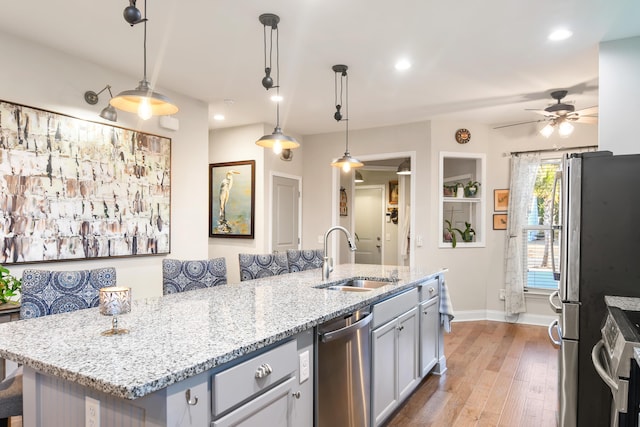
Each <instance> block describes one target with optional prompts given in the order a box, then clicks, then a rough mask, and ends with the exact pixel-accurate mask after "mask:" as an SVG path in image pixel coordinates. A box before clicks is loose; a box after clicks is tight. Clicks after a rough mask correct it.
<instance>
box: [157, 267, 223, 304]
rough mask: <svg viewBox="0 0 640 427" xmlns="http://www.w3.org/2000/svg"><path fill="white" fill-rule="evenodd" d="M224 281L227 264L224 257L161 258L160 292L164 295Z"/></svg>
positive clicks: (220, 283)
mask: <svg viewBox="0 0 640 427" xmlns="http://www.w3.org/2000/svg"><path fill="white" fill-rule="evenodd" d="M226 283H227V264H226V262H225V259H224V258H213V259H209V260H206V259H205V260H194V261H179V260H177V259H163V260H162V293H163V294H164V295H167V294H175V293H177V292H183V291H190V290H192V289H200V288H210V287H211V286H218V285H225V284H226Z"/></svg>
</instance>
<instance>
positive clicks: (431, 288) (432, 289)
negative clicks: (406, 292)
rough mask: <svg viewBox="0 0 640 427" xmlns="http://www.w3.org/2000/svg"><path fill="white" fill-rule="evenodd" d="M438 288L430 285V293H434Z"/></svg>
mask: <svg viewBox="0 0 640 427" xmlns="http://www.w3.org/2000/svg"><path fill="white" fill-rule="evenodd" d="M435 291H436V290H435V289H434V287H433V286H429V293H430V294H432V293H434V292H435Z"/></svg>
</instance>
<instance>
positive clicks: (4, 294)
mask: <svg viewBox="0 0 640 427" xmlns="http://www.w3.org/2000/svg"><path fill="white" fill-rule="evenodd" d="M21 287H22V280H21V279H18V278H16V277H15V276H13V275H12V274H11V273H10V272H9V269H7V268H5V267H4V266H2V265H0V305H2V304H7V303H14V304H17V302H18V301H15V300H14V299H13V297H16V296H18V293H19V292H20V288H21Z"/></svg>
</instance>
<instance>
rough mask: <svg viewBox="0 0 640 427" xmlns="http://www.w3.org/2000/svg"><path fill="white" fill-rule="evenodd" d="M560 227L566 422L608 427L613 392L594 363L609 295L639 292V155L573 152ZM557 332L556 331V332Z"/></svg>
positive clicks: (554, 298)
mask: <svg viewBox="0 0 640 427" xmlns="http://www.w3.org/2000/svg"><path fill="white" fill-rule="evenodd" d="M561 183H562V193H561V196H562V202H561V212H560V215H559V217H560V218H561V221H560V225H559V226H556V227H555V228H556V229H558V230H559V233H558V234H559V235H560V238H561V241H560V277H559V279H560V282H559V286H558V292H557V293H554V294H552V295H551V297H550V298H549V301H550V303H551V306H552V308H554V309H555V310H556V312H558V313H559V317H558V320H557V321H554V322H553V323H552V324H551V325H550V326H549V336H550V337H551V339H552V341H554V342H556V343H557V344H559V346H560V348H559V365H558V375H559V388H558V394H559V410H558V417H559V424H558V425H559V426H562V427H572V426H580V427H588V426H597V427H602V426H606V425H609V422H610V421H609V416H610V405H611V392H610V391H609V389H608V388H607V386H606V385H605V384H604V382H603V381H602V380H601V379H600V377H599V376H598V374H597V373H596V371H595V368H594V367H593V364H592V361H591V349H592V348H593V346H594V345H595V344H596V343H597V342H598V340H599V339H600V338H601V331H600V328H601V326H602V323H603V321H604V318H605V315H606V306H605V303H604V296H605V295H616V296H634V297H640V155H625V156H613V155H612V153H610V152H605V151H602V152H593V153H582V154H572V155H570V156H567V157H566V158H565V159H564V161H563V168H562V175H561ZM554 331H555V332H554Z"/></svg>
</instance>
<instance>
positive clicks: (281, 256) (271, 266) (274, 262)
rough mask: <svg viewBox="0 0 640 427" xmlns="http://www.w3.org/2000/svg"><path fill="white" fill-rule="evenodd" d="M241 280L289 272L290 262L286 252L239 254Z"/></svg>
mask: <svg viewBox="0 0 640 427" xmlns="http://www.w3.org/2000/svg"><path fill="white" fill-rule="evenodd" d="M238 260H239V261H240V280H241V281H245V280H252V279H259V278H261V277H269V276H277V275H279V274H287V273H289V263H288V261H287V255H286V254H285V253H284V252H277V253H275V254H238Z"/></svg>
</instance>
